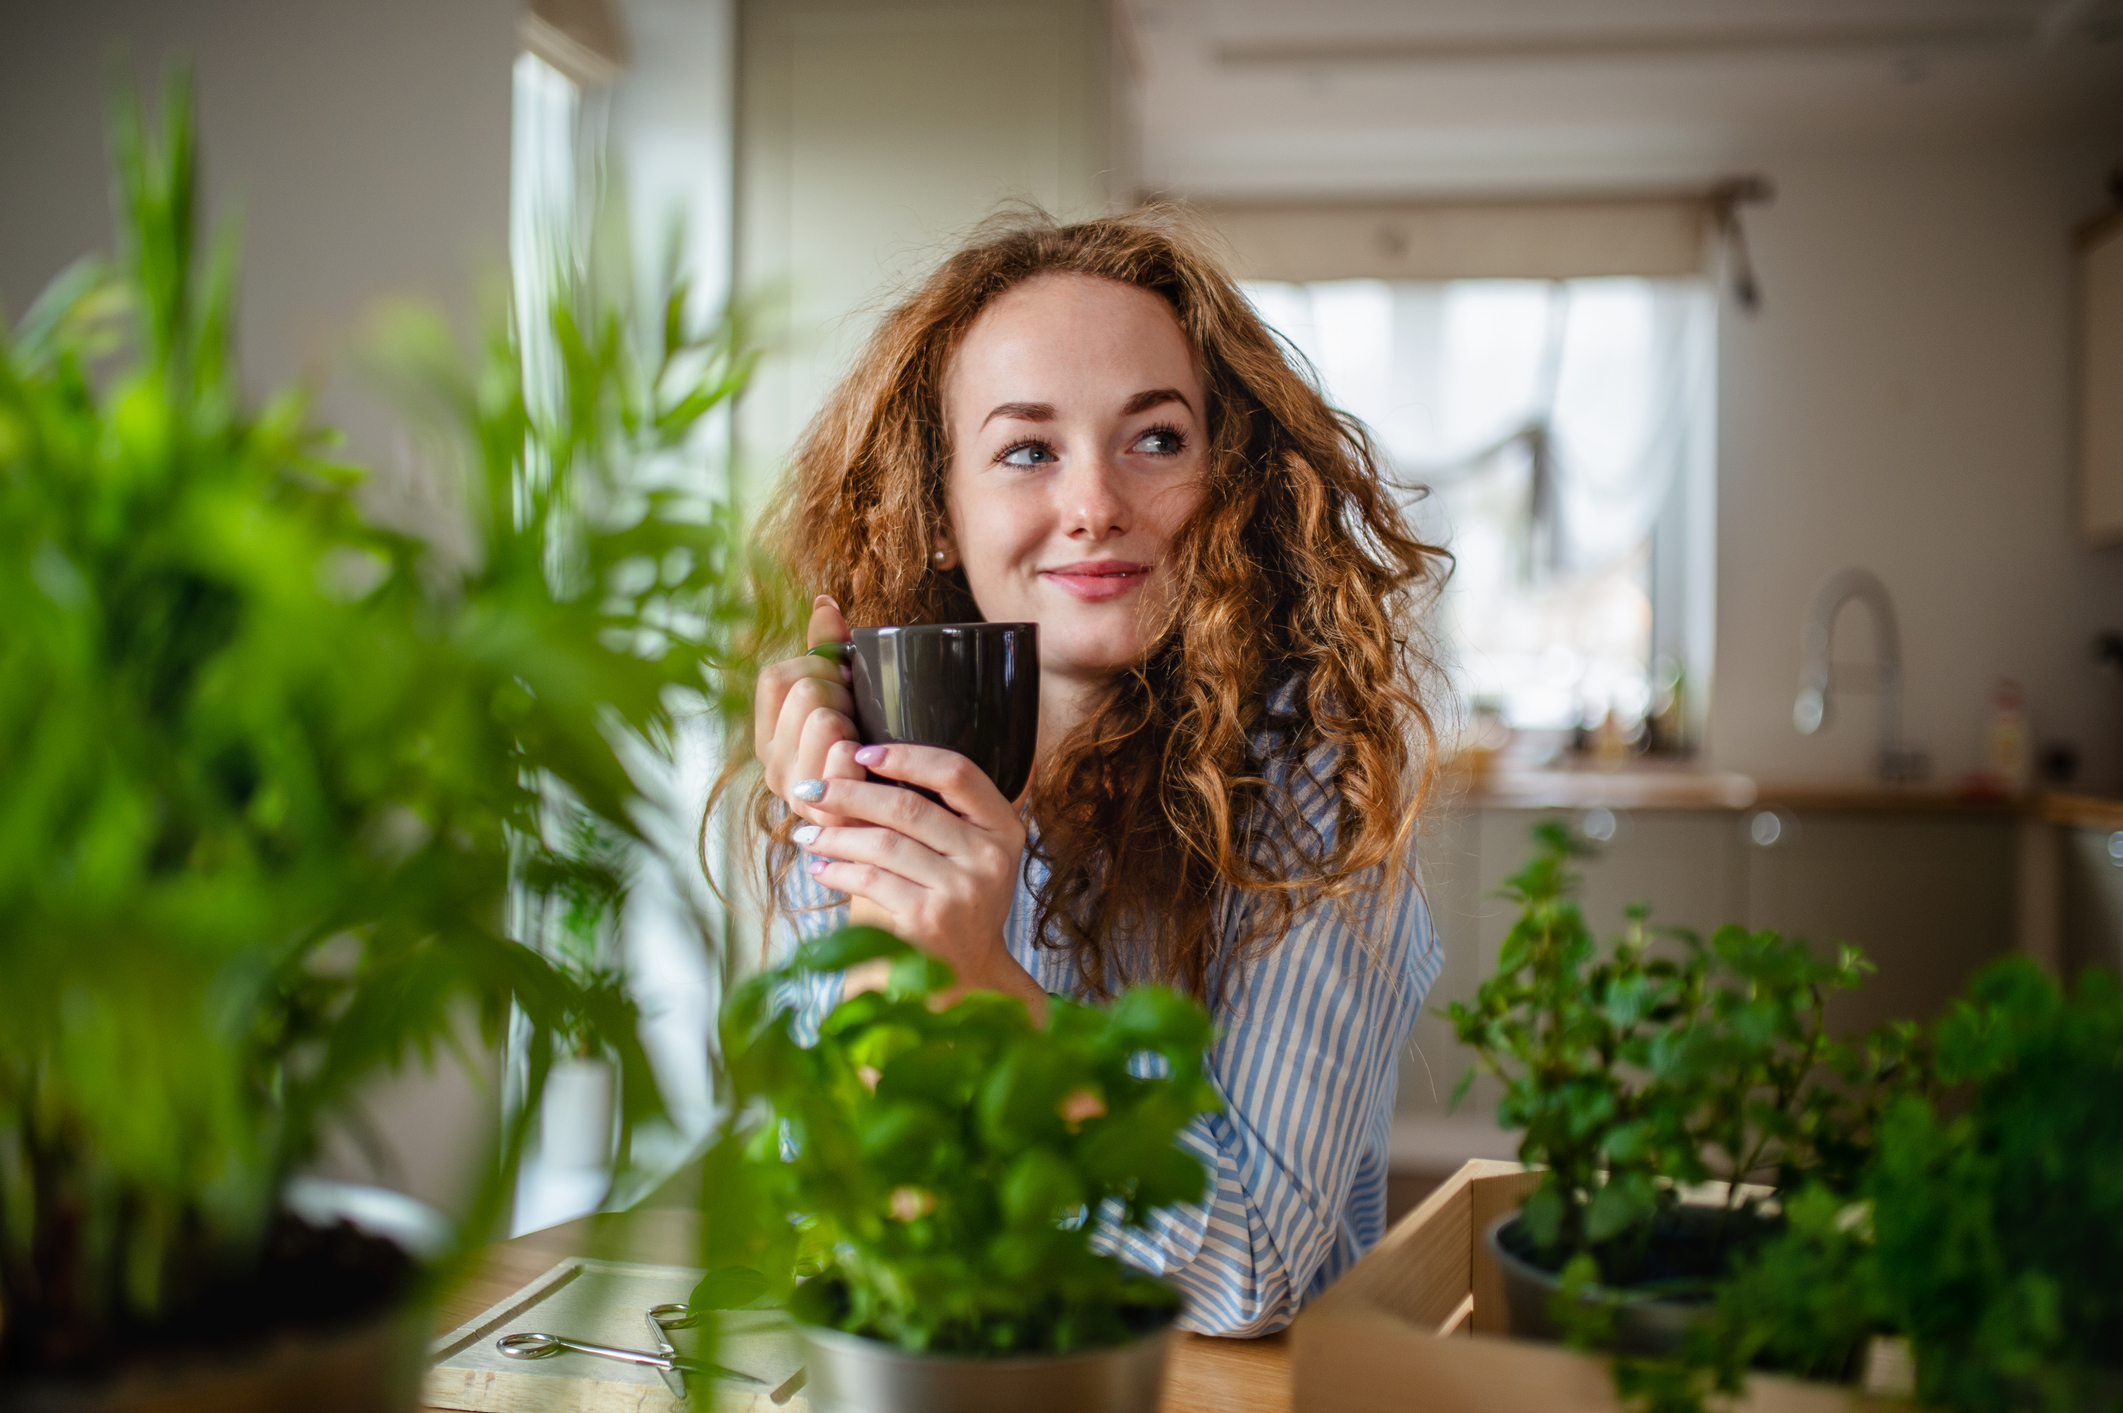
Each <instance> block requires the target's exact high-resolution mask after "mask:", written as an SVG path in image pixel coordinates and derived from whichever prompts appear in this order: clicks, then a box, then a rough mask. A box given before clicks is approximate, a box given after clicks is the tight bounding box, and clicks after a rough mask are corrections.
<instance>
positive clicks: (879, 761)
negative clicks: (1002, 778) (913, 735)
mask: <svg viewBox="0 0 2123 1413" xmlns="http://www.w3.org/2000/svg"><path fill="white" fill-rule="evenodd" d="M855 761H856V763H857V764H858V765H862V766H865V767H867V768H868V769H869V771H870V773H871V774H872V775H882V776H884V777H885V778H886V779H887V780H904V781H906V782H907V783H908V784H910V785H919V786H921V787H922V788H923V789H925V790H934V791H935V792H936V793H937V794H938V795H941V796H942V797H943V801H944V803H945V804H947V805H949V806H950V807H951V808H952V809H953V810H955V811H957V812H958V813H959V814H960V815H962V816H963V817H964V818H965V819H966V820H967V821H969V822H970V823H972V824H975V825H977V826H979V827H980V828H982V829H988V830H996V831H1003V832H1007V831H1009V830H1011V829H1015V828H1017V827H1018V825H1019V821H1018V817H1017V808H1016V806H1014V805H1012V804H1011V803H1010V802H1009V801H1008V800H1006V799H1004V798H1003V796H1002V791H1000V790H998V789H996V788H995V782H994V781H993V780H990V779H989V778H988V772H986V771H985V770H982V769H981V768H980V767H979V766H977V765H975V764H974V763H973V762H972V761H971V760H970V759H969V758H967V757H965V756H962V755H960V754H959V753H958V752H957V751H947V750H945V749H944V748H943V747H941V746H907V745H895V746H864V747H863V748H862V749H861V750H859V751H857V752H856V753H855Z"/></svg>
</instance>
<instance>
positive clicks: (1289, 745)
mask: <svg viewBox="0 0 2123 1413" xmlns="http://www.w3.org/2000/svg"><path fill="white" fill-rule="evenodd" d="M1058 273H1059V274H1076V275H1085V276H1091V277H1094V278H1098V279H1109V280H1117V281H1120V282H1122V283H1126V284H1131V285H1135V286H1138V287H1140V288H1142V289H1146V290H1149V291H1151V292H1153V293H1155V294H1157V295H1159V296H1160V297H1161V298H1162V299H1164V301H1165V302H1166V303H1167V304H1168V305H1169V306H1170V308H1171V310H1172V312H1173V315H1174V316H1175V318H1176V319H1177V320H1178V322H1179V326H1180V329H1181V330H1182V332H1183V333H1184V334H1185V335H1186V338H1187V341H1188V343H1189V345H1190V347H1191V348H1192V349H1193V352H1194V356H1195V359H1196V362H1197V365H1198V367H1199V369H1200V371H1201V375H1202V384H1203V388H1204V390H1205V393H1206V397H1207V403H1208V406H1207V409H1206V412H1207V419H1206V420H1207V423H1208V443H1209V445H1208V455H1207V458H1206V461H1207V467H1206V472H1205V475H1206V480H1207V486H1206V487H1205V490H1206V494H1205V495H1204V498H1203V500H1202V503H1201V506H1200V507H1199V509H1198V510H1197V511H1196V512H1195V513H1194V514H1193V515H1192V516H1191V517H1190V518H1189V519H1188V521H1187V522H1186V523H1185V524H1184V525H1183V526H1182V527H1181V529H1180V531H1179V532H1178V534H1177V535H1176V536H1175V537H1174V540H1173V543H1172V546H1171V549H1170V551H1169V553H1168V555H1167V558H1166V559H1165V561H1164V562H1163V563H1162V564H1161V565H1160V566H1159V567H1160V569H1161V570H1162V571H1163V572H1165V573H1167V574H1169V575H1170V576H1171V581H1172V584H1173V591H1172V593H1171V595H1170V602H1171V608H1170V610H1169V612H1168V614H1167V616H1166V619H1165V621H1164V622H1163V623H1162V624H1161V625H1159V627H1158V630H1157V631H1156V632H1155V633H1154V634H1153V636H1152V639H1151V643H1152V645H1151V647H1150V649H1149V650H1148V651H1147V653H1146V654H1145V655H1144V657H1143V658H1142V660H1141V661H1140V662H1138V663H1137V664H1136V665H1135V666H1134V667H1133V668H1132V669H1131V670H1129V671H1127V672H1125V673H1123V674H1122V675H1121V676H1120V677H1119V678H1118V679H1117V680H1116V681H1115V682H1114V683H1113V685H1112V687H1111V689H1110V690H1109V692H1108V693H1107V695H1106V696H1105V698H1104V700H1103V701H1102V702H1101V703H1100V704H1098V705H1097V706H1096V707H1095V708H1094V710H1093V711H1092V712H1091V714H1090V716H1089V717H1088V718H1087V719H1086V720H1085V721H1084V722H1083V723H1081V724H1080V725H1079V726H1078V728H1077V729H1076V730H1075V731H1074V732H1072V733H1071V734H1070V735H1069V736H1068V737H1067V738H1066V739H1065V740H1064V741H1063V742H1062V743H1061V744H1060V745H1059V746H1058V747H1057V748H1056V750H1055V752H1054V755H1053V758H1052V759H1050V760H1048V761H1046V762H1043V763H1042V764H1041V767H1040V769H1039V771H1038V774H1037V776H1036V778H1035V781H1034V784H1033V789H1032V795H1031V810H1032V819H1033V822H1034V824H1035V825H1036V829H1035V831H1034V834H1033V848H1034V850H1036V851H1037V853H1038V854H1039V855H1040V856H1041V858H1042V859H1043V860H1044V861H1045V862H1046V864H1047V866H1048V876H1047V879H1046V882H1045V884H1044V886H1043V887H1042V889H1041V890H1040V897H1039V915H1038V927H1037V935H1038V936H1039V937H1040V938H1041V945H1044V946H1050V947H1058V948H1064V949H1067V950H1069V951H1071V952H1073V953H1074V960H1075V963H1076V968H1077V973H1078V976H1079V978H1080V979H1081V981H1082V982H1083V984H1084V986H1085V987H1086V989H1087V990H1088V991H1089V992H1090V993H1091V994H1093V995H1105V994H1110V993H1111V991H1112V990H1113V989H1114V988H1115V987H1116V986H1118V985H1121V984H1125V983H1128V982H1134V981H1143V980H1158V981H1164V982H1166V983H1168V984H1171V985H1175V986H1179V987H1181V988H1183V989H1185V990H1187V991H1189V992H1191V993H1192V994H1194V995H1197V996H1204V997H1210V998H1212V999H1213V997H1214V995H1215V993H1216V991H1217V990H1218V989H1220V988H1219V986H1218V978H1219V977H1220V976H1221V975H1223V974H1224V971H1225V969H1226V968H1227V967H1228V966H1230V965H1231V964H1233V963H1235V962H1236V961H1238V960H1239V959H1240V958H1241V957H1242V956H1244V955H1248V954H1251V953H1255V952H1258V951H1263V950H1266V949H1268V948H1272V947H1273V946H1274V945H1276V943H1278V942H1279V941H1280V940H1281V939H1282V938H1283V936H1284V935H1286V934H1287V932H1288V930H1289V927H1290V924H1291V920H1292V918H1293V916H1294V915H1295V913H1296V912H1297V911H1298V909H1300V908H1302V907H1305V906H1307V905H1310V904H1313V903H1316V902H1321V901H1325V902H1328V903H1330V904H1335V905H1339V904H1340V903H1341V902H1342V901H1344V900H1347V899H1349V898H1350V897H1351V895H1353V894H1356V893H1358V892H1359V891H1369V890H1373V889H1387V888H1392V887H1398V886H1412V885H1413V883H1414V878H1413V869H1412V853H1413V850H1412V847H1411V846H1412V842H1413V840H1412V835H1413V831H1414V828H1415V824H1416V820H1417V818H1418V813H1419V810H1420V808H1421V805H1422V803H1423V801H1424V799H1425V798H1426V796H1427V794H1428V791H1429V788H1430V784H1431V779H1432V776H1433V770H1434V766H1433V761H1434V755H1435V750H1434V747H1435V742H1436V731H1435V728H1434V724H1433V719H1432V713H1431V711H1430V708H1429V706H1428V705H1427V704H1426V701H1425V695H1426V694H1425V690H1424V689H1425V687H1426V685H1427V684H1428V683H1429V682H1430V681H1431V680H1432V678H1433V675H1434V674H1433V662H1432V659H1431V657H1430V655H1429V652H1428V648H1427V642H1426V640H1425V638H1424V635H1423V632H1422V628H1421V624H1422V621H1423V617H1424V610H1425V609H1426V608H1427V606H1428V602H1429V600H1430V598H1431V597H1432V595H1434V593H1435V592H1436V590H1437V588H1438V587H1439V586H1440V585H1441V584H1442V581H1443V578H1444V574H1445V565H1446V563H1447V556H1446V555H1445V553H1444V552H1443V551H1442V550H1441V549H1439V548H1437V547H1436V546H1433V545H1429V544H1426V543H1424V542H1423V541H1422V540H1421V539H1420V538H1419V537H1418V535H1417V534H1416V533H1415V531H1414V529H1413V528H1412V527H1411V525H1410V524H1409V523H1408V520H1407V518H1406V516H1405V514H1404V511H1403V508H1402V506H1401V504H1400V502H1399V500H1398V499H1397V498H1396V497H1395V495H1394V494H1393V488H1392V486H1391V485H1390V483H1389V482H1388V481H1387V479H1386V478H1385V476H1384V475H1383V474H1382V473H1381V469H1380V465H1379V459H1378V455H1377V453H1376V451H1375V449H1374V448H1373V446H1372V444H1371V441H1370V438H1369V437H1368V435H1367V434H1366V433H1365V431H1364V429H1363V427H1362V426H1361V425H1360V424H1358V423H1357V422H1356V421H1355V420H1354V419H1352V418H1350V417H1348V416H1346V415H1344V414H1342V413H1339V412H1337V411H1336V410H1334V409H1333V408H1332V407H1330V406H1328V404H1327V402H1326V400H1325V398H1324V397H1323V396H1322V395H1321V393H1320V390H1319V388H1318V386H1317V385H1316V383H1315V382H1314V380H1313V379H1312V377H1311V376H1310V374H1309V370H1308V369H1306V368H1304V366H1303V364H1302V360H1301V359H1297V360H1294V359H1293V355H1291V354H1290V353H1288V352H1286V350H1285V348H1284V346H1283V344H1282V343H1281V342H1279V341H1278V339H1277V338H1276V336H1275V335H1274V334H1273V333H1271V332H1270V330H1269V329H1268V327H1267V326H1266V325H1265V324H1264V323H1263V322H1262V321H1261V319H1260V316H1259V315H1258V314H1257V313H1255V312H1254V309H1253V307H1252V305H1251V304H1250V303H1248V301H1247V300H1246V298H1245V296H1244V295H1243V294H1242V293H1241V292H1240V291H1239V289H1238V287H1237V286H1236V285H1235V284H1234V283H1233V282H1232V280H1231V277H1230V276H1229V275H1228V274H1227V273H1226V272H1225V269H1224V267H1223V264H1222V262H1221V261H1220V260H1219V259H1218V258H1217V257H1216V256H1215V255H1214V254H1213V253H1212V249H1211V245H1210V242H1209V241H1208V240H1207V239H1205V238H1204V237H1203V236H1202V235H1201V234H1199V233H1198V232H1197V231H1196V229H1195V228H1194V226H1193V222H1192V220H1191V218H1190V217H1189V216H1188V215H1187V213H1186V212H1185V211H1184V209H1183V208H1179V207H1176V206H1172V205H1161V206H1153V207H1147V208H1143V209H1139V210H1136V211H1132V212H1128V213H1126V214H1122V215H1116V216H1108V217H1103V218H1100V219H1096V220H1090V221H1084V222H1080V223H1077V224H1072V225H1061V224H1058V223H1056V222H1055V221H1053V220H1052V219H1051V218H1049V217H1047V216H1046V215H1045V214H1044V213H1041V212H1036V211H1033V212H1011V213H1008V214H1005V215H1002V216H998V217H995V218H991V219H990V220H989V221H988V222H986V223H985V224H983V225H982V226H981V227H980V228H978V230H977V231H976V232H975V234H974V237H973V239H972V240H971V241H970V242H969V243H967V244H966V245H965V246H963V247H962V248H961V249H959V250H958V251H957V252H956V253H955V254H953V255H952V256H950V257H949V258H948V259H946V260H945V261H944V262H943V263H942V264H941V265H940V266H938V267H937V268H936V269H935V270H934V271H932V272H931V273H930V274H929V275H928V276H927V277H926V278H925V279H923V280H922V281H921V282H920V283H919V284H918V285H917V286H915V288H914V289H913V290H912V292H911V293H910V294H908V295H907V296H906V297H905V298H903V299H902V300H901V301H900V302H899V303H898V304H897V305H895V306H894V307H892V308H891V309H889V310H888V311H887V312H886V313H885V314H884V316H883V318H882V320H881V321H880V323H879V325H878V327H877V328H876V330H875V332H874V333H873V334H872V335H871V336H870V339H869V341H868V344H867V346H866V347H865V348H864V350H863V352H862V353H861V355H860V356H859V357H858V359H857V361H856V363H855V366H854V368H853V370H852V371H851V372H850V374H849V375H848V376H847V378H846V379H845V380H844V381H843V382H842V383H841V384H840V386H839V387H838V388H837V389H836V390H835V392H834V393H833V394H832V396H831V397H830V399H829V400H828V401H827V403H826V405H825V407H824V409H823V410H822V411H821V412H820V413H819V414H818V416H817V417H816V418H815V419H814V420H813V422H812V423H811V425H810V427H809V429H808V430H807V432H806V433H805V435H804V437H803V439H802V441H801V442H800V443H799V445H798V447H797V449H796V452H795V454H794V457H793V460H792V463H791V465H790V468H789V471H788V473H787V478H786V480H785V483H784V485H783V486H782V488H781V492H780V494H779V496H778V498H777V503H776V504H775V505H774V507H773V509H772V510H771V512H770V513H769V515H768V516H767V517H766V519H765V521H764V522H763V524H762V526H761V533H762V538H763V540H764V542H765V545H766V547H767V548H768V550H769V551H770V552H771V553H772V554H773V555H774V556H775V557H776V558H777V559H778V560H779V561H780V563H781V564H782V565H783V566H785V567H786V569H787V571H788V572H789V574H790V575H791V577H792V578H793V579H794V580H795V581H796V582H797V583H799V584H802V585H804V586H805V587H806V592H810V593H827V594H831V595H832V596H833V597H834V598H835V599H837V600H838V601H839V603H840V604H841V606H842V608H843V610H844V611H845V613H846V614H847V616H848V620H849V621H850V622H851V623H876V624H885V623H957V622H971V621H977V620H978V619H980V617H981V613H980V609H979V607H978V605H976V604H975V603H974V601H973V598H972V595H971V594H970V592H969V591H968V589H967V587H966V583H965V579H964V576H963V574H962V573H961V572H960V571H957V570H952V571H949V572H944V571H939V570H937V569H935V568H934V567H933V566H932V564H931V561H930V559H929V554H928V551H929V549H930V547H931V546H932V545H933V544H934V543H935V541H936V536H937V532H938V530H940V529H942V528H943V527H944V526H945V525H946V524H947V512H946V510H945V499H944V497H945V476H946V474H947V468H948V467H949V466H950V464H951V456H952V448H951V446H950V442H949V437H948V433H947V430H946V423H945V418H944V388H945V384H946V380H947V377H948V374H949V370H950V365H951V360H952V357H953V356H954V354H955V353H956V350H957V348H958V346H959V343H960V341H961V340H962V339H963V338H964V336H965V334H966V331H967V330H968V329H969V328H970V327H971V326H972V324H973V322H974V320H975V319H976V318H978V317H979V315H980V313H981V311H982V310H983V309H985V308H986V307H987V305H988V304H989V302H990V301H992V300H994V299H995V298H996V297H997V296H998V295H1000V294H1002V293H1003V292H1004V291H1005V290H1008V289H1010V288H1012V287H1013V286H1016V285H1019V284H1022V283H1024V282H1025V281H1027V280H1030V279H1033V278H1035V277H1037V276H1041V275H1049V274H1058ZM797 646H800V644H798V645H797ZM1286 686H1287V687H1294V690H1293V691H1285V692H1282V693H1278V692H1277V689H1278V688H1281V687H1286ZM1272 699H1273V700H1277V701H1287V702H1289V706H1288V708H1287V710H1283V709H1278V710H1277V711H1276V712H1275V713H1274V715H1273V716H1272V717H1271V716H1270V703H1271V700H1272ZM1322 748H1325V749H1324V751H1323V750H1322ZM1319 761H1326V762H1327V763H1328V764H1327V766H1326V778H1325V779H1324V780H1323V781H1322V782H1321V783H1322V784H1324V785H1326V786H1328V787H1329V788H1331V789H1332V790H1334V791H1335V792H1337V793H1338V796H1339V810H1338V815H1337V819H1336V823H1335V826H1334V828H1333V829H1332V831H1331V837H1329V835H1328V834H1324V833H1322V832H1320V831H1317V830H1313V829H1309V828H1306V827H1304V825H1303V821H1302V819H1301V818H1299V817H1298V815H1297V812H1296V811H1295V810H1293V809H1290V808H1288V807H1287V803H1286V801H1284V800H1279V799H1278V798H1277V794H1278V791H1277V789H1276V787H1275V786H1273V785H1272V784H1271V780H1272V779H1273V778H1275V776H1274V772H1276V771H1277V769H1278V767H1280V768H1281V769H1282V770H1283V771H1284V772H1286V777H1285V778H1287V772H1290V771H1302V770H1306V769H1310V768H1312V767H1311V765H1310V764H1308V763H1317V762H1319ZM744 764H747V762H744V761H738V762H736V763H734V764H733V770H734V769H738V768H742V766H743V765H744ZM727 780H728V777H726V783H727ZM718 793H720V787H718ZM750 804H751V807H750V809H749V811H748V816H749V825H750V830H749V832H750V833H751V834H752V836H753V838H754V839H755V840H758V839H762V838H763V839H766V840H768V841H769V842H768V846H767V847H766V849H765V850H764V851H763V853H762V855H761V856H762V857H763V859H764V861H765V879H764V881H765V882H766V884H767V889H768V896H769V897H772V898H778V897H780V896H782V884H783V882H784V880H785V879H786V877H787V874H788V870H789V869H790V868H791V867H792V866H793V865H794V862H795V858H796V850H795V846H794V845H793V844H792V843H790V841H789V838H788V831H789V829H790V827H791V826H792V825H793V824H794V823H795V821H794V820H793V819H791V818H789V817H787V816H786V814H785V813H783V812H782V811H780V810H779V809H778V808H777V807H776V805H775V802H774V799H773V797H772V796H771V795H770V794H769V793H768V792H767V789H766V786H765V783H764V781H763V780H761V781H757V782H755V784H754V786H753V788H752V794H751V802H750ZM1220 892H1222V893H1224V894H1225V895H1226V896H1230V895H1239V897H1240V898H1241V899H1242V900H1243V902H1244V903H1245V904H1246V906H1244V907H1243V909H1242V911H1243V914H1244V916H1245V918H1246V919H1247V925H1246V927H1245V930H1244V933H1243V935H1242V936H1240V937H1238V938H1236V939H1227V938H1226V937H1225V936H1224V935H1223V932H1222V929H1221V928H1220V927H1219V925H1218V919H1217V912H1218V897H1219V893H1220Z"/></svg>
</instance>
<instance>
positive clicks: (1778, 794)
mask: <svg viewBox="0 0 2123 1413" xmlns="http://www.w3.org/2000/svg"><path fill="white" fill-rule="evenodd" d="M1442 799H1443V800H1444V802H1446V803H1447V804H1457V805H1460V806H1463V807H1470V808H1476V809H1527V810H1538V809H1621V810H1732V811H1738V810H1747V809H1787V810H1791V811H1793V812H1795V813H1796V812H1813V813H1830V814H1902V815H1907V814H1953V815H1975V816H1991V817H2024V818H2035V819H2045V820H2048V821H2050V822H2051V823H2054V824H2062V825H2068V826H2073V827H2080V828H2094V829H2123V800H2110V799H2102V798H2099V797H2096V796H2092V795H2069V794H2061V793H2056V792H2052V791H2043V792H2039V793H2036V794H2032V795H2028V796H2024V797H2022V798H2019V799H2012V798H2007V797H2005V796H2001V795H1986V794H1978V793H1973V792H1970V791H1967V790H1962V789H1958V788H1955V787H1953V786H1950V785H1941V784H1930V783H1923V784H1913V785H1876V784H1870V783H1867V782H1864V781H1807V780H1757V779H1755V778H1754V777H1752V776H1748V775H1740V774H1736V773H1733V772H1730V771H1702V770H1686V769H1675V768H1672V767H1665V766H1655V765H1647V766H1634V767H1628V768H1624V769H1619V770H1612V771H1603V770H1589V769H1588V770H1499V771H1496V772H1494V773H1491V774H1488V775H1485V776H1484V777H1482V779H1481V780H1480V781H1479V783H1470V782H1468V781H1467V780H1466V779H1465V778H1464V777H1461V778H1459V779H1458V780H1456V781H1455V782H1453V783H1450V784H1448V785H1447V786H1446V787H1445V790H1444V792H1443V794H1442Z"/></svg>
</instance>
